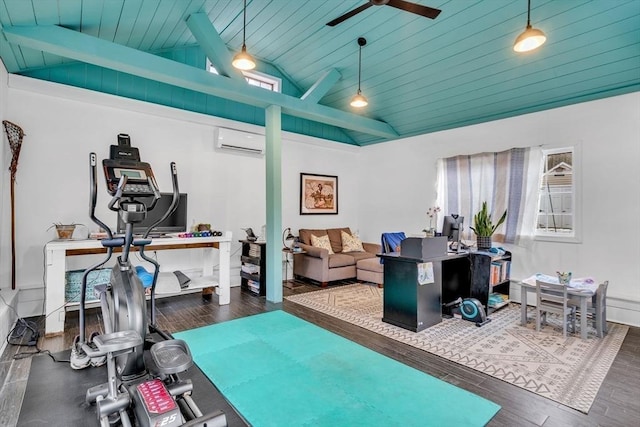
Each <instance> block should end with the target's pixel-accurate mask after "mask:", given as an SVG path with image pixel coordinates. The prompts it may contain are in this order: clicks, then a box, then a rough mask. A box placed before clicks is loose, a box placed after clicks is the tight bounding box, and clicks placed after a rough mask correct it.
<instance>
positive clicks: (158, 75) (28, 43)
mask: <svg viewBox="0 0 640 427" xmlns="http://www.w3.org/2000/svg"><path fill="white" fill-rule="evenodd" d="M3 31H4V33H5V36H6V38H7V40H8V41H9V42H10V43H15V44H19V45H21V46H24V47H29V48H32V49H37V50H42V51H45V52H49V53H52V54H55V55H59V56H63V57H66V58H71V59H75V60H77V61H82V62H86V63H89V64H94V65H97V66H100V67H105V68H109V69H112V70H116V71H121V72H124V73H129V74H133V75H136V76H140V77H144V78H148V79H151V80H155V81H158V82H163V83H167V84H170V85H174V86H178V87H182V88H185V89H190V90H194V91H197V92H201V93H206V94H209V95H213V96H218V97H221V98H225V99H229V100H232V101H237V102H241V103H244V104H249V105H253V106H256V107H260V108H266V107H268V106H269V105H279V106H280V107H282V112H283V113H285V114H289V115H291V116H295V117H300V118H303V119H308V120H313V121H316V122H320V123H326V124H329V125H332V126H337V127H341V128H344V129H350V130H354V131H358V132H363V133H366V134H369V135H375V136H379V137H382V138H397V137H398V133H397V132H396V131H395V130H394V129H393V128H392V127H391V126H390V125H389V124H387V123H385V122H382V121H378V120H374V119H370V118H367V117H362V116H359V115H357V114H353V113H349V112H345V111H341V110H337V109H335V108H330V107H327V106H324V105H319V104H312V103H310V102H305V101H303V100H301V99H299V98H296V97H293V96H289V95H285V94H282V93H277V92H271V91H268V90H264V89H261V88H258V87H255V86H251V85H247V84H245V83H244V82H239V81H236V80H232V79H230V78H228V77H224V76H219V75H215V74H212V73H209V72H208V71H206V70H201V69H198V68H196V67H192V66H190V65H186V64H181V63H179V62H176V61H172V60H170V59H166V58H162V57H160V56H156V55H152V54H150V53H147V52H142V51H139V50H136V49H132V48H130V47H126V46H122V45H118V44H115V43H112V42H109V41H106V40H102V39H99V38H96V37H93V36H89V35H86V34H82V33H80V32H77V31H73V30H69V29H66V28H62V27H59V26H56V25H41V26H38V25H35V26H24V27H22V26H20V27H4V28H3Z"/></svg>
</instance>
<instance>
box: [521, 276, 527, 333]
mask: <svg viewBox="0 0 640 427" xmlns="http://www.w3.org/2000/svg"><path fill="white" fill-rule="evenodd" d="M520 324H521V325H522V326H527V288H525V287H524V286H522V285H520Z"/></svg>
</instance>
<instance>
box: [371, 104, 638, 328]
mask: <svg viewBox="0 0 640 427" xmlns="http://www.w3.org/2000/svg"><path fill="white" fill-rule="evenodd" d="M576 143H579V144H580V145H581V147H582V167H583V170H582V211H583V233H582V242H581V243H577V244H576V243H573V244H571V243H549V242H541V241H536V242H534V243H533V244H532V246H530V247H527V248H524V247H516V246H510V247H509V249H510V250H512V252H513V266H512V276H513V277H514V278H517V279H522V278H525V277H528V276H530V275H531V274H533V273H536V272H548V273H553V272H555V271H556V270H561V271H572V272H573V274H574V277H584V276H593V277H595V278H596V279H599V280H605V279H608V280H609V283H610V287H609V291H608V297H609V298H608V310H609V312H608V316H609V319H610V320H616V321H621V322H624V323H630V324H634V325H640V262H638V260H640V221H638V219H639V218H640V191H639V190H638V188H639V185H640V167H638V165H639V164H640V93H633V94H629V95H623V96H618V97H613V98H607V99H603V100H599V101H593V102H587V103H582V104H577V105H573V106H569V107H564V108H558V109H554V110H548V111H544V112H540V113H534V114H527V115H523V116H519V117H514V118H510V119H505V120H499V121H494V122H490V123H484V124H479V125H475V126H468V127H464V128H459V129H453V130H448V131H444V132H438V133H433V134H428V135H421V136H417V137H413V138H407V139H404V140H401V141H394V142H392V143H389V144H378V145H374V146H370V147H366V148H364V149H363V150H362V155H361V159H360V162H361V170H362V172H363V173H362V175H361V176H362V185H361V193H360V194H361V199H360V200H361V208H360V210H361V212H362V215H363V217H362V219H361V223H362V224H366V227H365V229H366V232H363V233H362V234H363V237H364V238H365V239H373V238H376V236H379V235H380V233H381V232H384V231H405V232H407V233H408V234H415V233H419V232H420V230H422V229H423V228H424V227H425V226H426V225H427V217H426V213H425V212H426V210H427V209H428V208H429V207H430V206H434V204H435V199H436V188H435V181H436V170H435V164H436V160H437V159H438V158H443V157H450V156H454V155H458V154H470V153H477V152H486V151H502V150H505V149H509V148H512V147H526V146H539V145H545V144H569V145H573V144H576ZM365 218H366V220H365ZM468 225H469V224H467V226H468Z"/></svg>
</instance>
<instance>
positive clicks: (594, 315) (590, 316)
mask: <svg viewBox="0 0 640 427" xmlns="http://www.w3.org/2000/svg"><path fill="white" fill-rule="evenodd" d="M608 287H609V281H608V280H605V281H604V282H602V283H600V285H598V289H597V290H596V293H595V295H594V296H593V298H592V299H591V301H590V302H588V305H587V312H586V313H580V316H587V320H588V321H589V322H593V326H594V328H595V329H596V334H597V336H598V338H602V337H603V336H604V334H606V333H607V288H608ZM569 305H571V306H572V307H575V309H576V310H577V311H578V312H579V311H580V301H576V300H574V299H572V298H570V299H569Z"/></svg>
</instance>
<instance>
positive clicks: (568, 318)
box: [536, 280, 576, 338]
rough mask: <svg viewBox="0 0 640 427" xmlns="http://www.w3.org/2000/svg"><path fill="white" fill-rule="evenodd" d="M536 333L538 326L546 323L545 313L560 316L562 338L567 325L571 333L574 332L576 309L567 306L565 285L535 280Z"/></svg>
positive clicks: (565, 334) (564, 335)
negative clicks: (568, 324) (570, 327)
mask: <svg viewBox="0 0 640 427" xmlns="http://www.w3.org/2000/svg"><path fill="white" fill-rule="evenodd" d="M536 300H537V304H536V331H540V324H541V323H546V322H547V313H555V314H558V315H560V317H561V319H562V336H563V337H564V338H566V337H567V323H571V326H572V329H571V332H575V330H576V309H575V307H574V306H572V305H570V304H569V299H568V298H567V285H562V284H556V283H547V282H542V281H540V280H536Z"/></svg>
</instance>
